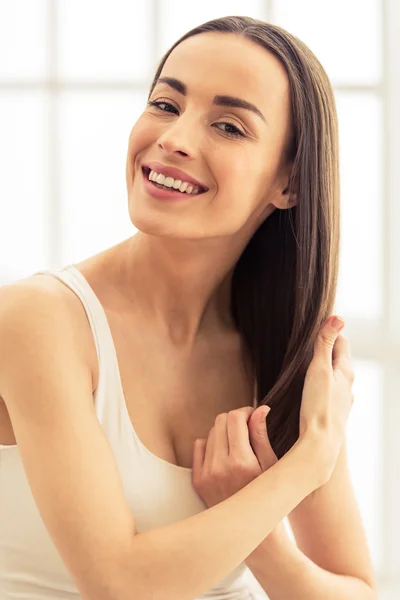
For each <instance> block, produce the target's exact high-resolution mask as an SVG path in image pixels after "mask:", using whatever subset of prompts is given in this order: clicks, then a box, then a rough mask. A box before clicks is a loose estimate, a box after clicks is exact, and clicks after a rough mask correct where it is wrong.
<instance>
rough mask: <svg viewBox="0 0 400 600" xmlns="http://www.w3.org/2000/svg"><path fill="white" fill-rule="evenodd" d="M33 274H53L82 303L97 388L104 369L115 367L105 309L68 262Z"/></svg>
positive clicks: (85, 281) (83, 278)
mask: <svg viewBox="0 0 400 600" xmlns="http://www.w3.org/2000/svg"><path fill="white" fill-rule="evenodd" d="M34 275H53V276H54V277H56V278H57V279H59V280H60V281H62V282H63V283H64V284H65V285H67V287H69V288H70V289H71V290H72V291H73V292H75V294H76V295H77V296H78V298H79V299H80V301H81V302H82V304H83V307H84V309H85V312H86V315H87V318H88V320H89V324H90V328H91V331H92V335H93V338H94V343H95V346H96V353H97V360H98V367H99V381H98V386H97V387H98V388H100V387H101V385H102V380H103V377H105V375H106V371H107V370H108V369H109V368H110V366H112V367H113V368H114V369H115V368H117V365H118V362H117V356H116V353H115V346H114V341H113V338H112V334H111V329H110V326H109V323H108V319H107V315H106V313H105V310H104V308H103V306H102V304H101V302H100V300H99V299H98V297H97V296H96V294H95V293H94V290H93V289H92V287H91V286H90V285H89V282H88V281H87V280H86V278H85V277H84V276H83V275H82V273H81V272H80V271H79V269H77V268H76V267H75V266H74V265H72V264H70V265H67V266H65V267H63V268H61V269H47V270H42V271H38V272H36V273H34Z"/></svg>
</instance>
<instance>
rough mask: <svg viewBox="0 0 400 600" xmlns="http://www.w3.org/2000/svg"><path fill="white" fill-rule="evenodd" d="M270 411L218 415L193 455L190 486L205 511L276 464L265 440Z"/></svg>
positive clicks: (248, 408) (244, 410)
mask: <svg viewBox="0 0 400 600" xmlns="http://www.w3.org/2000/svg"><path fill="white" fill-rule="evenodd" d="M269 410H270V409H269V407H267V406H265V405H261V406H259V407H258V408H257V409H256V410H255V409H254V408H253V407H251V406H244V407H242V408H239V409H236V410H232V411H230V412H229V413H221V414H219V415H217V417H216V419H215V425H214V426H213V427H212V428H211V429H210V432H209V434H208V438H207V439H206V440H205V439H197V440H196V441H195V443H194V451H193V472H192V479H193V486H194V488H195V490H196V491H197V493H198V494H199V495H200V496H201V498H202V499H203V500H204V502H205V504H206V505H207V507H208V508H210V507H211V506H214V505H215V504H218V503H219V502H222V500H225V499H226V498H229V497H230V496H232V495H233V494H235V493H236V492H238V491H239V490H241V489H242V488H243V487H245V486H246V485H247V484H248V483H250V482H251V481H253V479H255V478H256V477H258V476H259V475H261V473H263V471H266V470H267V469H269V468H270V467H271V466H272V465H273V464H275V463H276V462H277V460H278V459H277V457H276V455H275V453H274V451H273V450H272V447H271V444H270V442H269V439H268V431H267V426H266V421H267V420H268V419H266V418H265V416H266V414H267V412H269Z"/></svg>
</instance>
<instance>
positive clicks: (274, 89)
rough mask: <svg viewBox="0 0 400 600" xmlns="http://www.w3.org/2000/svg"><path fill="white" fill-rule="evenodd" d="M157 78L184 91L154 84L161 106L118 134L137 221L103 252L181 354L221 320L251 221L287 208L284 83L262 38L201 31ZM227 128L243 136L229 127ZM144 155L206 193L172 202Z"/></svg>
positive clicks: (224, 321) (124, 289)
mask: <svg viewBox="0 0 400 600" xmlns="http://www.w3.org/2000/svg"><path fill="white" fill-rule="evenodd" d="M222 41H223V43H221V42H222ZM210 64H212V65H213V68H212V69H210V68H209V65H210ZM161 76H168V77H174V78H176V79H179V80H180V81H182V82H183V83H185V84H186V85H187V88H188V94H187V95H186V96H183V95H182V94H181V93H179V92H178V91H176V90H174V89H173V88H172V87H170V86H169V85H167V84H166V83H159V84H157V85H156V87H155V88H154V90H153V92H152V95H151V97H150V101H161V100H163V101H165V102H168V103H169V104H170V105H172V107H171V106H167V105H165V104H162V105H161V108H160V107H159V108H157V107H153V106H148V107H146V108H145V110H144V111H143V113H142V115H141V116H140V117H139V119H138V120H137V122H136V123H135V125H134V127H133V129H132V131H131V133H130V136H129V145H128V152H127V161H126V185H127V193H128V204H129V214H130V218H131V221H132V223H133V225H134V226H135V227H136V228H137V229H138V230H139V231H138V233H137V234H136V235H135V236H133V237H132V238H130V239H128V240H127V241H125V242H123V243H122V244H120V245H119V246H118V247H117V252H116V254H115V256H114V260H115V261H116V262H117V264H118V285H119V289H120V290H121V293H122V294H123V296H124V297H125V298H126V299H127V301H128V302H129V303H131V304H132V306H134V308H135V312H137V313H139V314H140V318H141V319H145V320H146V323H148V324H149V326H150V327H152V328H155V330H156V332H157V334H159V335H160V336H161V337H163V338H167V339H168V340H169V341H170V342H171V344H172V346H173V347H174V348H175V349H177V350H179V351H180V352H182V353H188V354H190V353H191V352H192V350H193V349H194V347H195V345H196V342H197V340H198V338H199V336H202V335H204V334H207V333H210V332H215V331H218V332H219V331H221V332H228V331H231V330H233V328H234V326H233V323H232V319H231V316H230V310H229V298H230V288H231V275H232V270H233V268H234V266H235V264H236V262H237V260H238V259H239V257H240V255H241V253H242V251H243V249H244V248H245V246H246V245H247V243H248V241H249V240H250V238H251V237H252V235H253V233H254V232H255V231H256V230H257V228H258V227H259V225H260V224H261V223H262V222H263V221H264V220H265V219H266V218H268V217H269V215H270V214H272V212H273V211H274V210H276V209H286V208H289V207H290V206H293V203H294V201H293V202H292V204H289V202H288V195H287V194H285V193H284V191H285V188H286V187H287V185H288V183H289V175H290V167H291V165H283V164H282V160H281V156H282V149H283V147H284V144H285V142H286V139H287V137H288V136H289V135H290V130H291V129H290V128H291V123H290V119H291V117H290V110H289V106H290V102H289V100H290V97H289V82H288V78H287V75H286V72H285V69H284V67H283V66H282V65H281V63H280V62H279V61H278V59H276V58H275V57H274V56H273V55H272V54H270V53H269V52H267V51H265V50H264V49H263V48H261V47H259V46H257V45H256V44H254V43H253V42H251V41H249V40H246V39H244V38H242V37H240V36H237V35H235V34H221V33H211V32H210V33H205V34H200V35H197V36H194V37H192V38H190V39H188V40H185V41H184V42H182V43H181V44H180V45H179V46H177V48H175V49H174V50H173V52H172V53H171V55H170V56H169V58H168V59H167V61H166V64H165V65H164V68H163V70H162V73H161ZM216 94H221V95H231V96H237V97H239V98H243V99H245V100H247V101H248V102H251V103H252V104H254V105H256V106H257V107H258V109H259V110H260V111H261V112H262V114H263V115H264V117H265V120H266V122H264V120H263V119H261V118H260V117H259V116H257V115H256V114H254V113H253V112H250V111H248V110H245V109H243V108H236V107H234V108H233V107H224V106H215V105H212V99H213V97H214V95H216ZM226 123H229V124H230V125H227V124H226ZM232 126H233V127H232ZM234 128H237V129H238V130H240V131H241V132H243V133H244V134H245V137H232V136H229V132H236V129H234ZM226 132H228V133H226ZM154 160H155V161H159V162H161V163H163V164H164V165H167V166H172V167H178V168H180V169H182V170H183V171H185V172H186V173H188V174H189V175H191V176H193V177H194V178H195V179H197V180H198V181H201V182H202V183H203V184H205V186H206V187H208V188H209V189H208V191H207V192H206V193H205V194H202V195H200V196H198V197H195V196H194V197H193V199H192V201H191V202H189V203H185V204H183V203H182V204H181V205H180V204H179V203H177V204H176V205H173V204H172V203H163V202H160V201H157V200H155V199H153V198H152V197H151V196H149V195H148V194H147V193H146V191H145V189H144V186H143V181H142V170H141V165H142V164H146V163H147V162H149V161H154Z"/></svg>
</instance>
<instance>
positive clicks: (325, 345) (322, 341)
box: [313, 319, 344, 366]
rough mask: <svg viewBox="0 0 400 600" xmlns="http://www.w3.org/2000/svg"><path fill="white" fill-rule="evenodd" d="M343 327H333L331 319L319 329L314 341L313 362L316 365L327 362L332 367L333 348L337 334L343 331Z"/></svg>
mask: <svg viewBox="0 0 400 600" xmlns="http://www.w3.org/2000/svg"><path fill="white" fill-rule="evenodd" d="M343 327H344V325H343V326H341V327H335V326H334V321H333V320H332V319H328V321H327V322H326V323H325V324H324V325H323V326H322V327H321V329H320V331H319V332H318V334H317V337H316V339H315V342H314V356H313V361H315V362H316V363H318V364H321V361H323V362H324V363H325V364H326V363H327V362H328V363H329V365H330V366H332V355H333V347H334V345H335V343H336V340H337V338H338V335H339V332H340V331H341V329H343Z"/></svg>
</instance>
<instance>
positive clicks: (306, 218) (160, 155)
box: [0, 17, 375, 600]
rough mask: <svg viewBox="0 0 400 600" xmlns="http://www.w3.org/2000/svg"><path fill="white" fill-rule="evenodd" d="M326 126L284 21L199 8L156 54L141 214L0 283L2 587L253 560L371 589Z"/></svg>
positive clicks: (145, 125) (118, 580)
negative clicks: (95, 247) (352, 439)
mask: <svg viewBox="0 0 400 600" xmlns="http://www.w3.org/2000/svg"><path fill="white" fill-rule="evenodd" d="M337 134H338V132H337V120H336V110H335V104H334V98H333V93H332V88H331V85H330V83H329V80H328V78H327V77H326V74H325V72H324V70H323V69H322V67H321V65H320V63H319V62H318V60H317V59H316V57H315V56H314V55H313V54H312V53H311V52H310V50H309V49H308V48H307V47H306V46H305V45H304V44H303V43H302V42H301V41H300V40H298V39H297V38H295V37H294V36H292V35H290V34H289V33H288V32H286V31H284V30H283V29H280V28H279V27H276V26H273V25H270V24H268V23H264V22H261V21H257V20H255V19H251V18H247V17H226V18H222V19H217V20H215V21H210V22H208V23H205V24H204V25H201V26H200V27H197V28H195V29H193V30H192V31H190V32H189V33H187V34H186V35H185V36H183V37H182V38H181V39H180V40H178V42H177V43H176V44H175V45H174V46H173V47H172V48H171V49H170V50H169V51H168V52H167V54H166V55H165V56H164V57H163V58H162V60H161V62H160V65H159V67H158V69H157V72H156V73H155V76H154V81H153V83H152V85H151V88H150V92H149V97H148V103H147V105H146V106H145V108H144V110H143V113H142V115H141V116H140V117H139V119H138V120H137V122H136V123H135V124H134V126H133V128H132V131H131V132H130V136H129V143H128V150H127V159H126V186H127V196H128V208H129V215H130V219H131V222H132V224H133V225H134V226H135V227H136V228H137V229H138V230H139V232H138V233H137V234H136V235H134V236H132V237H131V238H129V239H128V240H124V241H122V242H121V243H120V244H118V245H116V246H113V247H112V248H109V249H106V250H105V251H103V252H102V253H100V254H97V255H95V256H92V257H90V258H88V259H86V260H84V261H83V262H81V263H79V264H78V265H68V266H66V267H65V268H63V269H60V270H52V271H47V272H40V273H35V274H34V276H32V277H30V278H28V279H27V280H22V281H18V282H15V283H14V284H12V285H10V286H6V287H4V288H2V289H1V290H0V394H1V399H0V401H1V402H2V403H3V407H5V410H3V411H2V412H1V413H0V415H1V414H5V413H6V415H7V418H8V417H9V420H5V425H4V427H5V428H7V430H6V429H5V428H3V429H2V428H1V427H0V433H1V434H2V435H3V434H4V437H3V438H2V439H1V440H0V442H3V445H2V446H0V489H1V495H0V597H1V600H3V599H4V600H11V599H13V598H16V597H21V598H22V597H23V598H24V599H25V600H33V599H34V598H35V600H48V599H50V598H51V599H54V598H57V597H63V598H65V599H67V598H68V599H69V600H72V599H77V598H79V597H80V598H82V600H83V599H84V600H128V599H129V600H130V599H131V598H138V599H140V600H150V599H151V600H155V599H157V600H165V599H168V600H184V599H185V600H187V599H189V598H190V599H192V598H197V599H200V598H204V599H205V598H208V599H210V600H222V598H223V599H224V600H248V599H249V597H250V591H249V589H248V586H247V584H246V582H245V580H244V578H243V575H245V574H246V573H247V574H249V569H248V566H250V568H251V569H252V570H253V572H254V573H255V574H256V577H257V579H259V581H260V582H261V583H262V586H263V588H264V589H265V590H266V592H267V593H268V594H269V595H270V596H271V598H274V597H280V598H290V599H291V600H302V599H304V598H307V599H311V598H328V597H329V594H331V596H330V597H331V598H335V600H340V599H343V600H345V599H347V598H352V599H355V598H357V599H359V600H363V599H364V600H367V599H369V600H371V598H374V597H375V596H374V581H373V575H372V572H371V566H370V561H369V556H368V548H367V546H366V544H365V539H364V536H363V531H362V526H361V523H360V518H359V514H358V511H357V506H356V503H355V502H354V497H353V494H352V489H351V485H350V482H349V479H348V472H347V468H346V454H345V447H344V445H343V439H344V434H345V425H346V421H347V417H348V414H349V411H350V408H351V404H352V393H351V385H352V382H353V372H352V368H351V361H350V350H349V345H348V342H347V341H346V339H345V338H344V337H343V336H341V335H339V330H340V327H343V324H340V323H339V324H336V325H335V323H334V320H332V319H330V318H328V317H330V315H331V311H332V308H333V304H334V299H335V293H336V281H337V270H338V250H339V221H340V219H339V183H338V139H337ZM172 190H173V191H172ZM338 325H339V327H338ZM266 404H268V405H269V407H270V408H271V410H270V412H269V414H268V429H267V428H266V422H265V413H264V412H263V411H264V410H265V408H266V407H265V405H266ZM8 430H9V431H8ZM11 430H12V431H11ZM8 433H10V434H11V433H12V435H8ZM14 436H15V438H14ZM9 440H11V441H12V442H13V443H12V444H9V442H8V441H9ZM14 442H15V443H14ZM16 498H18V502H16V501H15V499H16ZM287 515H290V518H291V522H292V523H293V527H294V530H295V534H296V540H297V541H298V548H297V547H295V546H294V545H293V544H289V543H288V541H287V539H286V538H285V537H284V534H283V532H282V529H281V528H280V527H279V525H280V523H281V521H282V519H283V518H284V517H286V516H287ZM348 548H352V552H351V553H349V552H348ZM349 554H351V555H349ZM245 562H246V563H247V564H245Z"/></svg>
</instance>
